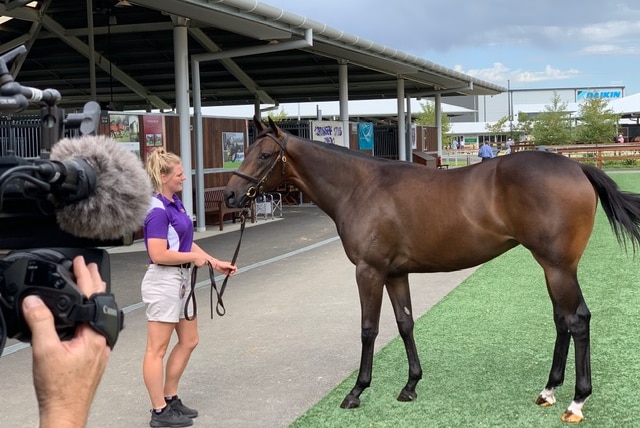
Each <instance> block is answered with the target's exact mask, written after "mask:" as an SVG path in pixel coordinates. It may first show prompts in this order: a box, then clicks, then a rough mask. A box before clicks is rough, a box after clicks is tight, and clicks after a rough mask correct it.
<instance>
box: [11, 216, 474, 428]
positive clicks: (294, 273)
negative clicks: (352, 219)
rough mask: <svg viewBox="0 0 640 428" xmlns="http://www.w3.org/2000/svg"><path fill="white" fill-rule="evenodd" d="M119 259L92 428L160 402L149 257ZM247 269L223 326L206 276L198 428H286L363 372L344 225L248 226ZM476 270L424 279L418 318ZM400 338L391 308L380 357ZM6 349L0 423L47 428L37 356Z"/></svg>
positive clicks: (131, 418)
mask: <svg viewBox="0 0 640 428" xmlns="http://www.w3.org/2000/svg"><path fill="white" fill-rule="evenodd" d="M238 237H239V232H238V227H237V226H234V225H231V224H229V225H228V226H227V225H225V231H224V233H220V232H218V231H217V230H216V231H213V232H207V233H198V234H197V242H198V244H199V245H201V246H202V247H203V248H205V249H206V250H207V251H210V252H211V253H212V254H214V255H215V256H216V257H218V258H226V259H230V258H231V257H232V255H233V251H234V249H235V246H236V244H237V242H238ZM110 253H111V257H110V258H111V271H112V278H111V279H112V289H113V291H114V293H115V295H116V297H117V300H118V303H119V304H120V306H121V307H123V308H124V309H125V311H126V317H125V324H126V327H125V329H124V330H123V331H122V333H121V335H120V338H119V340H118V343H117V345H116V347H115V349H114V351H113V353H112V356H111V358H110V361H109V365H108V367H107V371H106V372H105V375H104V378H103V380H102V382H101V385H100V387H99V389H98V392H97V394H96V398H95V400H94V404H93V407H92V411H91V415H90V419H89V427H92V428H93V427H95V428H119V427H145V426H148V423H149V410H148V409H149V402H148V396H147V392H146V389H145V387H144V383H143V381H142V373H141V366H142V357H143V353H144V347H145V340H146V329H145V327H146V326H145V324H146V322H145V318H144V308H143V306H142V305H141V304H140V280H141V279H142V276H143V275H144V269H145V263H146V256H145V253H144V251H143V249H142V247H141V246H140V244H134V245H133V246H131V247H123V248H116V249H112V250H110ZM238 265H239V267H240V271H239V273H238V274H237V275H236V276H234V277H233V278H232V279H231V280H230V281H229V286H228V288H227V291H226V293H225V299H224V300H225V306H226V308H227V314H226V315H225V316H224V317H219V316H217V315H215V316H214V319H213V320H212V319H210V318H209V303H208V299H209V288H208V287H207V284H206V281H205V279H206V278H205V275H204V273H205V272H204V270H202V272H199V274H200V275H199V278H198V279H199V282H198V286H199V288H198V291H197V294H196V296H197V301H198V305H199V306H198V308H199V311H198V314H199V323H200V344H199V346H198V348H197V349H196V351H195V353H194V354H193V356H192V359H191V362H190V364H189V366H188V368H187V371H186V373H185V375H184V377H183V379H182V383H181V395H182V398H183V399H184V401H185V402H186V403H188V405H190V406H192V407H195V408H197V409H198V410H199V411H200V416H199V417H198V418H197V419H196V420H195V424H194V426H201V427H213V426H216V427H225V428H227V427H229V428H235V427H238V428H240V427H243V428H247V427H261V428H262V427H274V428H275V427H286V426H287V425H289V424H290V423H291V422H293V421H294V420H295V419H296V418H297V417H299V416H300V415H301V414H302V413H304V411H305V410H306V409H308V408H309V407H311V406H313V405H314V404H315V403H316V402H317V401H318V400H320V398H322V397H323V396H324V395H326V394H327V393H328V392H329V391H330V390H331V389H333V388H334V387H335V386H336V385H337V384H338V383H339V382H340V381H341V380H342V379H344V378H345V377H346V376H348V375H349V374H350V373H351V372H353V371H354V370H356V369H357V367H358V362H359V358H360V328H359V323H360V306H359V302H358V294H357V288H356V285H355V279H354V276H355V275H354V268H353V265H352V264H351V263H350V262H349V261H348V260H347V258H346V256H345V254H344V251H343V249H342V246H341V244H340V241H339V240H338V238H337V235H336V231H335V227H334V225H333V222H332V221H331V220H330V219H329V218H328V217H327V216H326V215H325V214H324V213H322V212H321V211H319V210H318V209H317V208H316V207H315V206H312V205H304V206H294V207H285V209H284V218H283V219H276V220H271V219H269V220H259V221H258V222H257V223H256V224H254V225H250V227H247V229H246V230H245V233H244V238H243V243H242V248H241V250H240V256H239V258H238ZM472 271H473V269H469V270H465V271H459V272H453V273H443V274H420V275H413V276H412V277H411V282H412V296H413V303H414V311H415V313H416V315H417V316H419V315H421V314H423V313H424V312H425V311H426V310H428V309H429V308H430V307H431V306H432V305H433V304H435V303H436V302H437V301H438V300H439V299H441V298H442V297H443V296H444V295H446V294H447V293H448V292H449V291H450V290H451V289H453V288H454V287H455V286H456V285H457V284H459V283H460V282H461V281H462V280H463V279H464V278H466V277H467V276H468V275H469V274H470V273H471V272H472ZM220 282H221V278H218V283H220ZM396 335H397V329H396V326H395V322H394V321H393V314H392V311H391V308H390V305H389V302H388V301H387V300H385V302H384V303H383V314H382V321H381V328H380V335H379V339H378V341H377V349H380V347H382V346H383V345H384V344H386V343H387V342H388V341H389V340H391V339H392V338H393V337H395V336H396ZM7 351H9V352H10V353H9V354H8V355H5V356H3V357H2V358H1V359H0V379H2V385H3V392H2V395H1V397H2V403H3V410H2V412H0V426H2V427H6V428H13V427H27V426H36V425H37V406H36V400H35V394H34V392H33V386H32V383H31V382H32V380H31V362H30V360H31V354H30V349H29V348H28V347H26V348H23V344H20V343H16V342H15V341H10V342H9V344H8V346H7V347H6V349H5V352H7ZM404 381H405V379H402V380H399V385H401V384H403V383H404ZM339 404H340V403H336V406H338V405H339Z"/></svg>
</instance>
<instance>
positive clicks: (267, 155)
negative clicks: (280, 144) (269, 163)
mask: <svg viewBox="0 0 640 428" xmlns="http://www.w3.org/2000/svg"><path fill="white" fill-rule="evenodd" d="M270 157H271V154H270V153H267V152H262V154H260V159H262V160H267V159H269V158H270Z"/></svg>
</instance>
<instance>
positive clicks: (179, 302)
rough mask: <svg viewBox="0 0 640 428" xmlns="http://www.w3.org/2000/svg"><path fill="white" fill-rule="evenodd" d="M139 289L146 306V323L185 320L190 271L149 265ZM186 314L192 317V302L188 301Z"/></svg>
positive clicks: (189, 287)
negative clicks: (185, 312)
mask: <svg viewBox="0 0 640 428" xmlns="http://www.w3.org/2000/svg"><path fill="white" fill-rule="evenodd" d="M140 288H141V292H142V301H143V302H144V303H145V304H146V305H147V321H160V322H170V323H177V322H179V321H180V320H181V319H183V318H185V316H184V307H185V304H186V303H187V298H188V297H189V292H190V291H191V269H190V268H182V267H180V266H161V265H155V264H151V265H149V268H148V269H147V272H146V273H145V274H144V278H143V279H142V284H141V286H140ZM192 300H193V299H192ZM187 313H188V315H189V317H191V316H193V306H192V301H189V308H188V312H187Z"/></svg>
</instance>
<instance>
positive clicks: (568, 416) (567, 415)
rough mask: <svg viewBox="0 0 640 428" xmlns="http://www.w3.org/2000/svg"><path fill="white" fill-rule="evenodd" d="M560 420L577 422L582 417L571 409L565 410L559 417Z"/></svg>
mask: <svg viewBox="0 0 640 428" xmlns="http://www.w3.org/2000/svg"><path fill="white" fill-rule="evenodd" d="M560 420H561V421H562V422H569V423H571V424H577V423H580V422H582V421H584V417H583V416H581V415H578V414H575V413H573V412H572V411H571V410H565V412H564V413H563V414H562V417H561V418H560Z"/></svg>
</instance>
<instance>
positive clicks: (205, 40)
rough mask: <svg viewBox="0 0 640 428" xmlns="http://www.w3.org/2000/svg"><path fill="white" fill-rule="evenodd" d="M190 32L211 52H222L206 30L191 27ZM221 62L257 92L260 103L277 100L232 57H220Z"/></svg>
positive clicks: (272, 102) (246, 85)
mask: <svg viewBox="0 0 640 428" xmlns="http://www.w3.org/2000/svg"><path fill="white" fill-rule="evenodd" d="M189 34H191V36H192V37H193V38H194V39H196V41H197V42H198V43H200V44H201V45H202V47H203V48H205V49H206V50H208V51H209V52H211V53H215V52H222V49H220V47H219V46H218V45H217V44H216V43H215V42H214V41H213V40H211V39H210V38H209V37H208V36H207V35H206V34H204V32H203V31H202V30H201V29H199V28H189ZM219 61H220V63H221V64H222V65H223V66H224V68H226V69H227V70H228V71H229V73H231V74H232V75H233V76H234V77H235V78H236V79H238V81H239V82H240V83H242V84H243V85H244V87H245V88H247V89H248V90H249V91H251V92H252V93H253V94H255V95H256V96H257V97H258V99H259V100H260V103H262V104H275V100H274V99H273V98H272V97H271V96H270V95H269V94H268V93H267V92H266V91H265V90H263V89H261V88H260V86H258V84H257V83H256V82H255V81H254V80H253V79H252V78H251V77H249V75H248V74H247V73H245V72H244V71H243V70H242V69H241V68H240V67H239V66H238V64H236V62H235V61H234V60H233V59H231V58H220V60H219Z"/></svg>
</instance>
